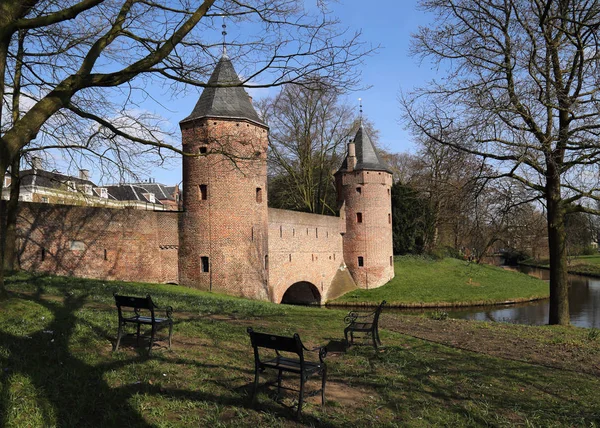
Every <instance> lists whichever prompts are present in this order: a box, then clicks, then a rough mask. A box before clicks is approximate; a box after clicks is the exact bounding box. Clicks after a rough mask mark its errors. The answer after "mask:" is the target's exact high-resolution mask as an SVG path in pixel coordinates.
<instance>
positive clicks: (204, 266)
mask: <svg viewBox="0 0 600 428" xmlns="http://www.w3.org/2000/svg"><path fill="white" fill-rule="evenodd" d="M200 261H201V262H202V272H208V269H209V264H208V257H206V256H203V257H200Z"/></svg>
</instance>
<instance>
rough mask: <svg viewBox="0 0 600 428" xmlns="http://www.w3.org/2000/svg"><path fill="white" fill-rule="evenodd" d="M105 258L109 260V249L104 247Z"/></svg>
mask: <svg viewBox="0 0 600 428" xmlns="http://www.w3.org/2000/svg"><path fill="white" fill-rule="evenodd" d="M104 260H108V251H106V248H105V249H104Z"/></svg>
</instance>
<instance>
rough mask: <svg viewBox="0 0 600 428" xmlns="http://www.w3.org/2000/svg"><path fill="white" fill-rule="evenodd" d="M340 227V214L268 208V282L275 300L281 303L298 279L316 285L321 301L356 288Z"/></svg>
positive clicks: (298, 281)
mask: <svg viewBox="0 0 600 428" xmlns="http://www.w3.org/2000/svg"><path fill="white" fill-rule="evenodd" d="M341 227H342V224H341V221H340V218H339V217H331V216H323V215H316V214H308V213H301V212H295V211H287V210H279V209H275V208H269V253H268V255H269V284H270V288H271V292H272V296H273V301H274V302H276V303H280V302H281V299H282V298H283V296H284V294H285V292H286V291H287V290H288V288H289V287H290V286H292V285H293V284H296V283H300V282H308V283H311V284H313V285H314V286H315V287H316V288H317V290H318V291H319V295H320V303H324V302H325V301H327V300H330V299H333V298H336V297H338V296H340V295H341V294H344V293H345V292H347V291H349V290H351V289H353V288H356V285H355V284H354V282H353V281H352V279H351V277H350V276H349V274H348V271H347V270H346V269H345V265H344V258H343V248H342V235H341V233H340V232H341ZM332 284H334V285H335V286H334V287H332Z"/></svg>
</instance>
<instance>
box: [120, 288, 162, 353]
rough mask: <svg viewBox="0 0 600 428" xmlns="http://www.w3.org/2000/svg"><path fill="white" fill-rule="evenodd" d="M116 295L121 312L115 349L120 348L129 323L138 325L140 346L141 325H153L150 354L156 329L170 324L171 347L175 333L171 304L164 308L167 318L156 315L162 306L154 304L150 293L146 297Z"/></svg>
mask: <svg viewBox="0 0 600 428" xmlns="http://www.w3.org/2000/svg"><path fill="white" fill-rule="evenodd" d="M114 296H115V304H116V305H117V310H118V312H119V331H118V334H117V344H116V345H115V351H117V350H118V349H119V344H120V343H121V338H122V337H123V330H124V327H125V326H126V325H127V324H134V325H136V326H137V344H138V346H139V344H140V328H141V326H142V325H150V326H151V327H152V330H151V333H150V345H149V346H148V354H150V353H151V352H152V346H153V345H154V337H155V335H156V331H157V330H158V329H159V328H162V327H165V326H169V349H171V337H172V335H173V319H172V318H171V315H172V313H173V308H172V307H171V306H166V307H165V308H163V309H162V310H164V311H165V316H166V317H165V318H162V317H157V316H156V312H155V310H157V309H158V310H161V308H160V307H158V306H157V305H155V304H154V302H153V301H152V298H151V297H150V295H149V294H148V295H146V297H133V296H120V295H118V294H116V293H115V294H114ZM124 309H129V310H124ZM142 311H144V312H142Z"/></svg>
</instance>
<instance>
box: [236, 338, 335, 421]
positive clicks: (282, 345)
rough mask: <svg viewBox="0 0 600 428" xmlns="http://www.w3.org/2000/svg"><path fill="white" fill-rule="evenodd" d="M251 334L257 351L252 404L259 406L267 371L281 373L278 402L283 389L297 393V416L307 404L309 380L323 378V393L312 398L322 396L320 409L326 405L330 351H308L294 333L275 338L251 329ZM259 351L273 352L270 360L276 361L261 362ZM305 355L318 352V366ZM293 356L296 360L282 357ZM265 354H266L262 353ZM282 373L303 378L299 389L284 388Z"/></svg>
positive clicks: (266, 360)
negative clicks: (261, 376) (262, 375)
mask: <svg viewBox="0 0 600 428" xmlns="http://www.w3.org/2000/svg"><path fill="white" fill-rule="evenodd" d="M247 331H248V334H249V335H250V341H251V343H252V347H253V348H254V388H253V391H252V403H255V402H256V390H257V389H258V383H259V373H262V372H264V371H265V370H266V369H273V370H277V371H278V375H277V381H276V383H277V398H278V397H279V393H280V391H281V390H282V389H287V390H291V391H298V392H299V394H300V395H299V398H298V408H297V411H296V416H297V417H300V415H301V412H302V404H303V401H304V385H305V383H306V381H307V380H308V378H309V377H310V376H311V375H313V374H320V375H321V389H320V390H317V391H314V392H313V393H311V394H310V395H311V396H312V395H317V394H318V393H319V392H321V405H324V404H325V384H326V382H327V366H326V364H325V361H324V358H325V356H326V355H327V349H326V348H324V347H317V348H315V349H308V348H306V347H305V346H304V345H303V344H302V341H301V340H300V336H299V335H298V333H295V334H294V336H293V337H286V336H276V335H273V334H267V333H257V332H255V331H254V330H253V329H252V327H248V330H247ZM260 349H270V350H274V351H275V353H274V354H273V355H271V356H274V358H270V359H264V360H263V359H262V358H261V351H260ZM304 351H309V352H310V351H318V353H319V362H312V361H307V360H306V359H305V358H304ZM282 352H284V353H287V354H294V355H295V356H297V357H291V358H290V357H287V356H284V355H282V354H281V353H282ZM263 353H264V352H263ZM283 372H290V373H296V374H299V375H300V389H299V390H298V389H293V388H286V387H282V386H281V380H282V374H283ZM274 383H275V382H268V383H267V384H266V385H272V384H274Z"/></svg>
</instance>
